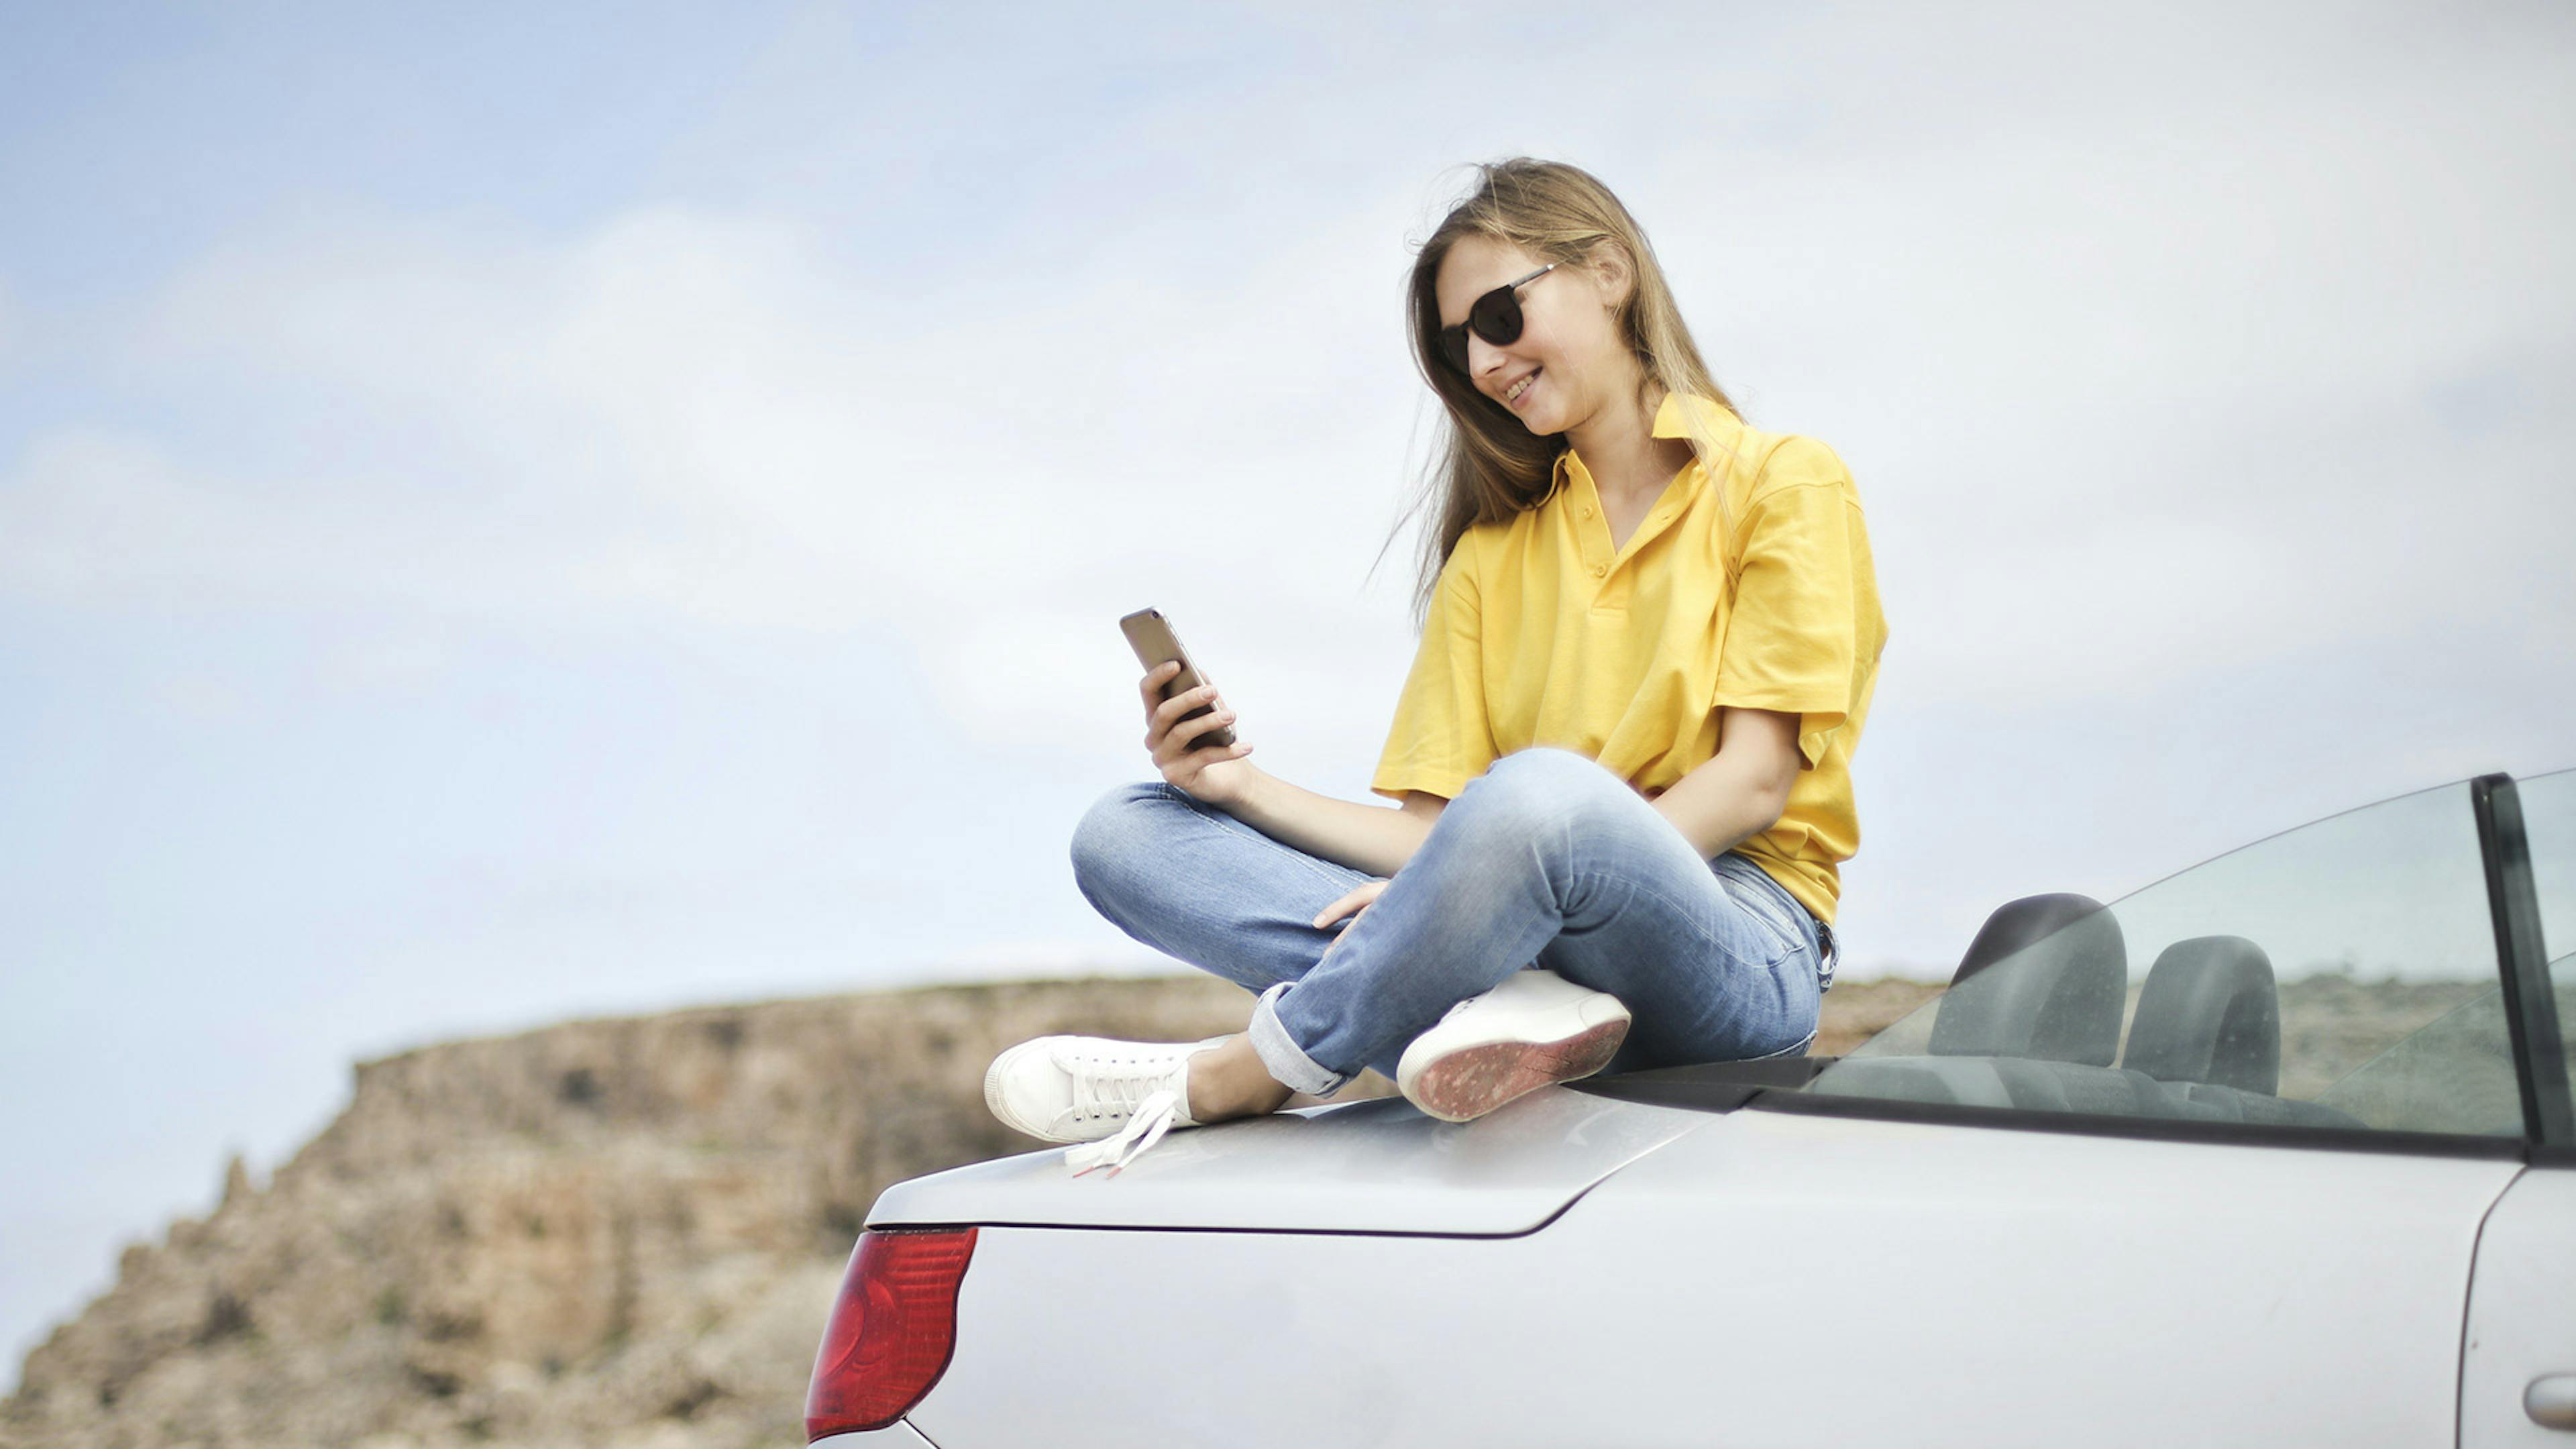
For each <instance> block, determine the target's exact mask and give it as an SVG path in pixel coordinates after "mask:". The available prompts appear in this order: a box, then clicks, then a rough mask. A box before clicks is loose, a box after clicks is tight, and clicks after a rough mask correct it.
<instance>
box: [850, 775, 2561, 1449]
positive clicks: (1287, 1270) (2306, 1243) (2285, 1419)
mask: <svg viewBox="0 0 2576 1449" xmlns="http://www.w3.org/2000/svg"><path fill="white" fill-rule="evenodd" d="M2544 937H2546V938H2547V939H2550V940H2555V941H2558V942H2560V943H2562V946H2563V945H2564V944H2565V943H2568V942H2571V941H2576V771H2562V772H2559V773H2556V774H2551V775H2545V776H2540V777H2537V778H2533V779H2527V780H2524V781H2522V782H2520V783H2519V785H2517V783H2516V782H2515V781H2513V780H2510V779H2508V778H2507V777H2505V776H2502V775H2490V776H2485V777H2482V778H2479V779H2477V780H2473V781H2464V782H2461V783H2459V784H2454V785H2449V786H2444V787H2441V788H2439V789H2433V790H2426V791H2421V792H2418V793H2415V794H2410V795H2404V796H2400V797H2398V798H2396V799H2392V800H2386V801H2382V802H2380V803H2378V804H2376V805H2371V806H2367V807H2364V808H2362V809H2359V810H2354V811H2350V812H2347V813H2344V814H2341V815H2336V816H2332V817H2330V818H2328V819H2325V820H2321V821H2317V822H2315V823H2313V824H2310V825H2307V826H2303V827H2300V828H2299V829H2296V830H2292V831H2289V832H2286V833H2284V834H2281V835H2276V836H2272V837H2270V838H2268V839H2265V840H2262V841H2259V842H2257V843H2255V844H2253V845H2249V846H2246V847H2244V848H2242V849H2240V850H2236V851H2233V852H2231V853H2229V854H2227V855H2223V856H2220V857H2218V858H2216V859H2214V860H2211V861H2208V862H2206V863H2204V864H2202V865H2199V866H2196V867H2194V868H2192V869H2190V870H2187V871H2184V872H2182V873H2180V874H2177V875H2174V876H2171V877H2168V878H2167V879H2165V880H2162V881H2159V882H2157V883H2156V884H2154V885H2152V886H2149V887H2147V888H2146V889H2144V890H2141V891H2138V892H2136V893H2134V894H2132V895H2130V896H2128V897H2125V898H2123V899H2121V900H2119V901H2117V902H2114V903H2112V904H2111V905H2109V906H2107V907H2106V906H2102V905H2099V904H2097V903H2095V902H2092V901H2088V900H2085V899H2083V898H2081V897H2075V896H2040V897H2032V898H2027V899H2024V900H2020V901H2015V902H2012V903H2010V904H2008V905H2006V906H2004V907H2003V908H2002V909H2000V910H1998V911H1996V912H1995V913H1994V914H1993V916H1992V917H1991V918H1990V919H1989V920H1988V922H1987V924H1986V926H1985V929H1984V930H1983V931H1981V932H1980V933H1979V935H1978V936H1977V938H1976V940H1975V942H1974V943H1973V944H1972V945H1971V946H1970V947H1969V949H1968V952H1967V954H1966V958H1965V960H1964V961H1963V962H1962V964H1961V965H1960V967H1959V969H1958V972H1957V975H1956V976H1955V977H1954V979H1953V982H1952V984H1951V986H1950V987H1949V989H1948V991H1947V992H1946V993H1944V994H1943V995H1942V996H1940V997H1938V998H1936V999H1935V1000H1934V1001H1932V1002H1930V1003H1928V1004H1927V1005H1926V1006H1925V1007H1924V1008H1923V1009H1921V1010H1919V1011H1917V1012H1915V1013H1913V1014H1912V1015H1911V1016H1908V1017H1907V1018H1905V1019H1904V1020H1902V1021H1899V1022H1898V1023H1896V1024H1895V1025H1894V1026H1892V1027H1890V1028H1888V1029H1887V1030H1886V1031H1884V1032H1882V1033H1880V1034H1879V1035H1878V1036H1877V1037H1875V1038H1873V1039H1872V1040H1871V1041H1870V1042H1869V1043H1867V1044H1866V1045H1865V1046H1863V1047H1862V1048H1860V1049H1859V1050H1857V1051H1855V1052H1853V1053H1852V1054H1851V1055H1849V1056H1846V1057H1842V1058H1839V1059H1835V1058H1804V1059H1793V1060H1787V1061H1778V1060H1774V1061H1764V1062H1747V1063H1712V1064H1708V1065H1704V1066H1693V1067H1680V1068H1672V1069H1666V1070H1660V1071H1650V1072H1638V1073H1632V1074H1628V1075H1625V1076H1619V1077H1605V1078H1596V1079H1593V1080H1590V1081H1585V1082H1579V1083H1573V1084H1569V1085H1566V1086H1561V1087H1550V1088H1544V1089H1542V1090H1540V1091H1538V1092H1534V1093H1532V1094H1530V1095H1528V1096H1526V1097H1523V1098H1521V1099H1520V1100H1518V1101H1516V1102H1513V1103H1511V1104H1510V1105H1508V1106H1506V1107H1504V1108H1502V1109H1501V1110H1499V1111H1497V1112H1495V1113H1493V1114H1491V1115H1490V1116H1487V1117H1484V1118H1482V1119H1479V1120H1477V1121H1474V1122H1468V1123H1463V1124H1450V1123H1444V1122H1440V1121H1436V1120H1433V1119H1431V1118H1429V1117H1426V1116H1424V1115H1423V1114H1422V1113H1420V1112H1419V1111H1417V1110H1416V1109H1414V1108H1413V1107H1412V1106H1411V1105H1409V1104H1407V1103H1406V1102H1404V1101H1403V1100H1401V1099H1395V1098H1390V1099H1383V1100H1376V1101H1365V1102H1354V1103H1348V1104H1343V1105H1337V1106H1330V1107H1317V1108H1309V1109H1305V1110H1302V1111H1298V1112H1292V1113H1284V1114H1280V1115H1278V1116H1274V1117H1268V1118H1258V1119H1252V1120H1248V1121H1242V1122H1235V1123H1228V1124H1223V1125H1219V1126H1214V1127H1206V1128H1199V1129H1194V1130H1190V1131H1184V1132H1176V1133H1174V1134H1172V1135H1171V1136H1170V1137H1168V1138H1166V1139H1164V1141H1163V1142H1162V1143H1161V1144H1160V1145H1159V1146H1157V1147H1156V1148H1155V1149H1154V1150H1153V1151H1151V1152H1149V1153H1146V1154H1145V1155H1144V1156H1143V1157H1141V1158H1139V1159H1138V1160H1137V1161H1136V1162H1135V1163H1134V1165H1132V1166H1131V1167H1129V1168H1128V1169H1126V1170H1125V1171H1124V1172H1123V1173H1119V1174H1117V1175H1115V1176H1112V1175H1109V1174H1107V1173H1102V1172H1093V1173H1090V1174H1088V1175H1085V1176H1082V1177H1075V1176H1073V1175H1072V1173H1071V1172H1070V1171H1069V1170H1068V1169H1067V1166H1066V1164H1065V1162H1064V1157H1065V1153H1064V1151H1063V1150H1062V1149H1056V1150H1050V1151H1045V1152H1035V1153H1030V1154H1027V1155H1024V1156H1019V1157H1011V1158H1005V1159H1002V1160H999V1161H993V1162H985V1163H979V1164H976V1165H974V1166H970V1167H964V1168H959V1169H956V1170H954V1171H949V1172H942V1173H936V1174H933V1175H931V1176H927V1177H921V1178H915V1179H913V1180H911V1181H909V1182H904V1183H900V1184H897V1185H896V1186H894V1187H893V1188H890V1189H888V1190H887V1191H886V1192H885V1194H884V1195H883V1196H882V1197H880V1198H879V1199H878V1201H877V1203H876V1206H875V1208H874V1209H873V1210H872V1211H871V1212H870V1214H869V1216H868V1222H867V1230H866V1232H865V1233H864V1234H863V1235H862V1236H861V1237H860V1240H859V1245H858V1248H857V1251H856V1252H855V1253H854V1254H853V1255H852V1257H851V1263H850V1269H849V1272H848V1275H847V1278H846V1281H845V1282H844V1284H843V1286H842V1289H841V1295H840V1299H839V1302H838V1304H837V1306H836V1307H835V1309H834V1311H833V1313H832V1316H831V1321H830V1324H829V1326H828V1327H827V1329H826V1331H825V1333H824V1336H823V1343H822V1348H821V1352H820V1353H819V1354H818V1356H817V1358H816V1362H815V1369H814V1377H813V1381H812V1387H811V1390H810V1393H809V1397H808V1401H807V1406H806V1413H807V1428H808V1432H809V1436H810V1437H812V1438H814V1439H815V1440H817V1441H819V1442H821V1443H824V1444H828V1445H830V1446H832V1449H862V1446H875V1445H904V1446H915V1449H918V1446H924V1445H931V1446H936V1449H990V1446H1000V1445H1048V1446H1075V1445H1092V1444H1100V1445H1109V1444H1115V1445H1122V1446H1132V1445H1202V1444H1204V1445H1228V1446H1258V1445H1295V1446H1301V1449H1303V1446H1316V1445H1366V1444H1383V1445H1406V1446H1413V1445H1447V1444H1462V1445H1463V1444H1474V1445H1532V1446H1542V1445H1543V1446H1551V1449H1561V1446H1568V1445H1618V1446H1646V1445H1711V1444H1727V1445H1781V1446H1795V1449H1812V1446H1815V1445H1846V1444H1891V1445H1894V1444H1902V1445H1919V1444H1961V1445H1976V1446H1980V1449H1992V1446H1999V1445H2016V1444H2031V1445H2051V1446H2058V1445H2126V1444H2135V1445H2156V1446H2168V1445H2203V1444H2247V1445H2266V1446H2283V1445H2332V1446H2356V1445H2381V1444H2388V1445H2399V1444H2404V1445H2452V1444H2460V1445H2474V1446H2485V1445H2516V1444H2529V1445H2535V1446H2538V1445H2562V1446H2576V1121H2571V1110H2570V1081H2569V1072H2568V1057H2567V1053H2566V1049H2565V1047H2564V1046H2563V1045H2562V1041H2561V1038H2560V1035H2559V1031H2560V1024H2561V1022H2562V1020H2567V1019H2569V1018H2570V1015H2571V1013H2576V957H2562V958H2560V959H2559V960H2557V961H2555V962H2552V961H2551V960H2550V959H2549V956H2548V952H2547V948H2546V947H2544V945H2543V941H2544Z"/></svg>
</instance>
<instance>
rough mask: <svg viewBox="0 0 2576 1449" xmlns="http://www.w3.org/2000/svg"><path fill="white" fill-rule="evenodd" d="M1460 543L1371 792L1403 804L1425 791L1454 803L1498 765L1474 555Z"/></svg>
mask: <svg viewBox="0 0 2576 1449" xmlns="http://www.w3.org/2000/svg"><path fill="white" fill-rule="evenodd" d="M1472 542H1473V540H1472V539H1471V538H1461V539H1459V540H1458V543H1457V545H1456V546H1455V547H1453V548H1452V549H1450V551H1449V559H1448V561H1447V562H1446V563H1444V564H1442V565H1441V567H1440V577H1439V579H1438V581H1436V582H1435V583H1434V584H1433V585H1432V588H1431V603H1430V608H1429V610H1428V611H1427V612H1426V613H1425V614H1424V615H1423V620H1422V642H1421V644H1420V645H1419V646H1418V647H1417V648H1416V650H1415V653H1414V656H1413V669H1412V671H1411V672H1410V673H1409V674H1407V675H1406V676H1405V680H1404V693H1403V695H1402V696H1401V697H1399V698H1398V699H1397V700H1396V705H1395V723H1394V724H1393V726H1392V727H1390V728H1389V729H1388V731H1387V737H1386V749H1385V750H1384V752H1382V753H1381V754H1380V755H1379V756H1378V764H1377V773H1376V775H1374V776H1373V777H1371V779H1370V781H1369V788H1370V789H1371V790H1373V791H1375V792H1376V793H1378V794H1380V795H1384V796H1387V797H1388V798H1390V799H1395V800H1402V799H1403V798H1404V795H1405V792H1406V791H1408V790H1423V791H1427V792H1429V793H1431V794H1434V795H1438V796H1440V797H1441V798H1443V799H1448V800H1454V799H1456V798H1458V792H1459V791H1460V790H1463V789H1465V788H1466V785H1467V782H1468V781H1470V780H1472V779H1474V778H1476V777H1477V776H1478V775H1481V774H1483V773H1485V768H1486V766H1488V765H1491V764H1492V763H1493V762H1494V755H1495V750H1494V731H1493V725H1492V723H1491V721H1489V720H1488V719H1487V718H1486V714H1485V669H1484V655H1483V645H1482V638H1483V632H1484V629H1483V625H1484V619H1483V610H1482V599H1481V596H1480V594H1479V591H1478V589H1477V587H1476V568H1475V550H1474V548H1473V547H1472Z"/></svg>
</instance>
